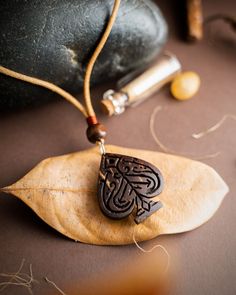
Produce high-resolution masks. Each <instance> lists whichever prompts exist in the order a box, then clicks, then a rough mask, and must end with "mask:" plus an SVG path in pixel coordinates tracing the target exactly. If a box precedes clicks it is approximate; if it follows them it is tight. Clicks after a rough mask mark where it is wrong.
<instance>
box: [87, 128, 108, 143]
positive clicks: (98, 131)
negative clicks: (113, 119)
mask: <svg viewBox="0 0 236 295" xmlns="http://www.w3.org/2000/svg"><path fill="white" fill-rule="evenodd" d="M86 134H87V138H88V140H89V141H90V142H92V143H96V142H97V141H99V140H101V139H104V138H105V137H106V135H107V132H106V128H105V126H104V125H102V124H100V123H97V124H94V125H90V126H89V127H88V128H87V131H86Z"/></svg>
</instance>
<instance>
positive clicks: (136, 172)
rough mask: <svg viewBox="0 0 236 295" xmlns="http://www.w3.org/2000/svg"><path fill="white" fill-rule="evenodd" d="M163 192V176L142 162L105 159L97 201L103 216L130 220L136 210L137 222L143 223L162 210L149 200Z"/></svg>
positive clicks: (120, 157)
mask: <svg viewBox="0 0 236 295" xmlns="http://www.w3.org/2000/svg"><path fill="white" fill-rule="evenodd" d="M162 188H163V177H162V175H161V172H160V171H159V170H158V169H157V168H156V167H155V166H153V165H152V164H150V163H147V162H145V161H143V160H140V159H137V158H133V157H128V156H124V155H118V154H110V153H108V154H105V155H103V156H102V160H101V166H100V174H99V182H98V199H99V204H100V207H101V210H102V212H103V213H104V214H105V215H106V216H108V217H110V218H113V219H122V218H125V217H127V216H129V215H130V214H131V213H132V211H133V210H134V208H135V206H136V207H137V212H136V217H135V222H136V223H140V222H142V221H144V220H145V219H146V218H147V217H149V216H150V215H151V214H152V213H154V212H155V211H157V210H158V209H160V208H161V207H162V204H161V202H154V201H152V200H150V198H153V197H155V196H157V195H159V194H160V193H161V191H162Z"/></svg>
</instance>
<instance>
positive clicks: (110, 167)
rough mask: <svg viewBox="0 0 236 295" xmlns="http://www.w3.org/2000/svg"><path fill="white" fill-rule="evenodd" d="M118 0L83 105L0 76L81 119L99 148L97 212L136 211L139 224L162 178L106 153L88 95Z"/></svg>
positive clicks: (150, 168) (121, 214)
mask: <svg viewBox="0 0 236 295" xmlns="http://www.w3.org/2000/svg"><path fill="white" fill-rule="evenodd" d="M120 2H121V0H115V1H114V7H113V10H112V14H111V17H110V19H109V21H108V24H107V27H106V30H105V32H104V34H103V36H102V38H101V40H100V42H99V44H98V46H97V48H96V49H95V51H94V53H93V55H92V57H91V59H90V61H89V63H88V66H87V69H86V73H85V79H84V101H85V104H84V106H83V105H82V104H81V103H80V102H79V101H78V100H77V99H76V98H75V97H73V96H72V95H71V94H69V93H68V92H66V91H64V90H63V89H61V88H60V87H58V86H56V85H54V84H52V83H50V82H47V81H43V80H40V79H37V78H33V77H29V76H26V75H23V74H20V73H17V72H14V71H11V70H9V69H7V68H4V67H2V66H0V73H2V74H5V75H8V76H11V77H13V78H16V79H20V80H23V81H26V82H29V83H33V84H36V85H39V86H42V87H45V88H48V89H50V90H51V91H54V92H56V93H58V94H59V95H61V96H63V97H64V98H65V99H66V100H68V101H69V102H70V103H72V104H73V105H74V106H75V107H77V109H79V110H80V112H81V113H82V114H83V115H84V116H85V118H86V121H87V124H88V127H87V131H86V134H87V138H88V140H89V141H90V142H91V143H93V144H97V145H98V146H99V149H100V152H101V163H100V171H99V173H98V186H97V196H98V202H99V205H100V208H101V211H102V212H103V213H104V214H105V215H106V216H107V217H109V218H112V219H123V218H126V217H128V216H129V215H130V214H131V213H133V212H134V210H136V213H135V218H134V221H135V222H136V223H137V224H139V223H141V222H143V221H144V220H145V219H146V218H148V217H149V216H150V215H151V214H153V213H154V212H156V211H157V210H159V209H160V208H161V207H162V203H161V202H160V201H158V202H154V201H153V200H151V199H152V198H154V197H155V196H157V195H159V194H160V193H161V192H162V190H163V177H162V174H161V172H160V171H159V169H158V168H157V167H155V166H154V165H152V164H150V163H148V162H146V161H144V160H141V159H138V158H134V157H130V156H126V155H121V154H112V153H106V149H105V138H106V129H105V126H104V125H102V124H101V123H99V122H98V120H97V117H96V113H95V111H94V108H93V105H92V99H91V95H90V79H91V74H92V71H93V67H94V64H95V62H96V60H97V58H98V56H99V54H100V52H101V51H102V49H103V47H104V45H105V43H106V41H107V39H108V37H109V35H110V32H111V30H112V27H113V25H114V23H115V20H116V17H117V14H118V11H119V6H120Z"/></svg>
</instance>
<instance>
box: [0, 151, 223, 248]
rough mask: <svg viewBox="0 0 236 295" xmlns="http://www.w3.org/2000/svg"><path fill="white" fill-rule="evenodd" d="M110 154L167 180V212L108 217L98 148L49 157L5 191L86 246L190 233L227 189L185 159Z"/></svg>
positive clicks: (204, 169) (145, 153) (212, 174)
mask: <svg viewBox="0 0 236 295" xmlns="http://www.w3.org/2000/svg"><path fill="white" fill-rule="evenodd" d="M106 149H107V152H111V153H118V154H123V155H128V156H133V157H137V158H140V159H143V160H145V161H148V162H150V163H151V164H153V165H155V166H156V167H158V168H159V169H160V170H161V172H162V174H163V177H164V180H165V186H164V190H163V192H162V193H161V194H160V195H159V196H158V197H156V198H154V199H153V200H154V201H155V199H156V200H160V201H161V202H162V204H163V208H161V209H160V210H159V211H157V212H155V213H154V214H153V215H152V216H150V217H149V218H148V219H147V220H145V221H144V222H143V223H141V224H139V225H136V224H135V223H134V221H133V216H130V217H128V218H126V219H124V220H119V221H117V220H111V219H109V218H107V217H105V216H104V215H103V214H102V213H101V211H100V208H99V204H98V201H97V181H98V173H99V166H100V159H101V155H100V153H99V150H98V148H97V147H95V148H92V149H89V150H85V151H82V152H78V153H74V154H69V155H65V156H60V157H54V158H49V159H46V160H44V161H42V162H41V163H39V164H38V165H37V166H36V167H35V168H34V169H33V170H31V171H30V172H29V173H28V174H27V175H26V176H24V177H23V178H22V179H21V180H19V181H18V182H16V183H15V184H13V185H11V186H9V187H6V188H4V189H3V191H5V192H8V193H12V194H14V195H15V196H17V197H18V198H19V199H21V200H22V201H23V202H25V203H26V204H27V205H28V206H29V207H31V208H32V209H33V210H34V212H35V213H36V214H37V215H38V216H39V217H40V218H42V219H43V220H44V221H45V222H46V223H48V224H49V225H50V226H52V227H53V228H55V229H56V230H58V231H59V232H61V233H62V234H64V235H65V236H67V237H69V238H71V239H74V240H76V241H81V242H84V243H91V244H98V245H120V244H128V243H132V242H133V237H134V236H135V239H136V240H137V241H143V240H148V239H151V238H154V237H156V236H158V235H161V234H172V233H180V232H185V231H189V230H192V229H194V228H196V227H198V226H200V225H201V224H203V223H205V222H206V221H207V220H209V219H210V218H211V217H212V216H213V214H214V213H215V212H216V210H217V209H218V208H219V206H220V204H221V202H222V200H223V198H224V196H225V195H226V193H227V192H228V187H227V185H226V184H225V182H224V181H223V180H222V178H221V177H220V176H219V175H218V174H217V173H216V172H215V170H214V169H212V168H211V167H209V166H207V165H205V164H203V163H200V162H197V161H193V160H190V159H186V158H183V157H178V156H173V155H168V154H162V153H159V152H151V151H144V150H134V149H127V148H122V147H117V146H106Z"/></svg>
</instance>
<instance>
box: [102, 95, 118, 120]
mask: <svg viewBox="0 0 236 295" xmlns="http://www.w3.org/2000/svg"><path fill="white" fill-rule="evenodd" d="M101 108H102V112H103V113H104V114H105V115H107V116H110V117H111V116H112V115H114V113H115V108H114V105H113V103H112V102H111V101H110V100H108V99H103V100H101Z"/></svg>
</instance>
